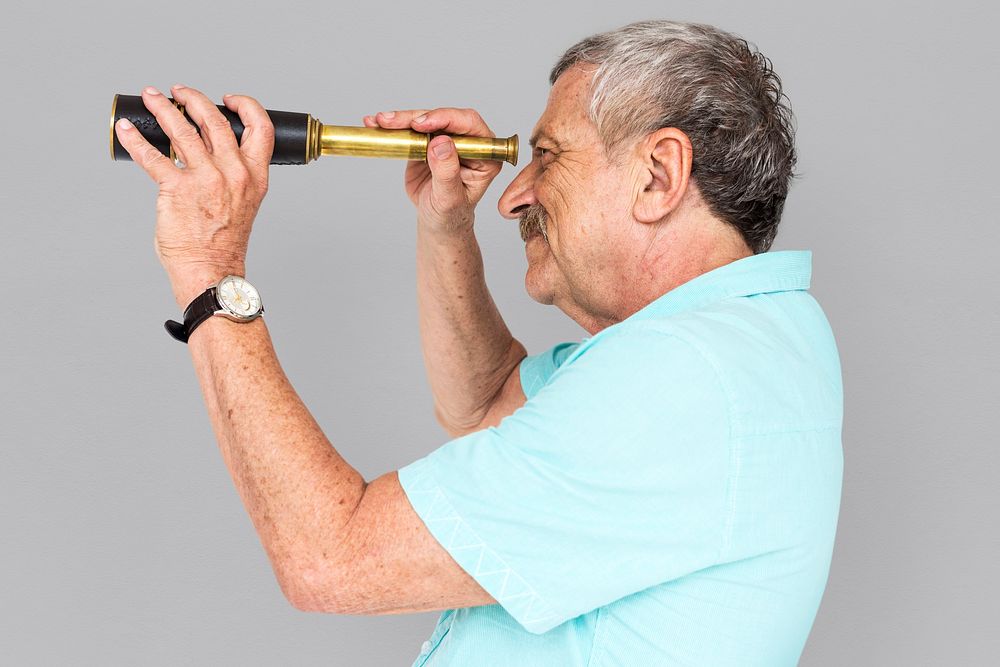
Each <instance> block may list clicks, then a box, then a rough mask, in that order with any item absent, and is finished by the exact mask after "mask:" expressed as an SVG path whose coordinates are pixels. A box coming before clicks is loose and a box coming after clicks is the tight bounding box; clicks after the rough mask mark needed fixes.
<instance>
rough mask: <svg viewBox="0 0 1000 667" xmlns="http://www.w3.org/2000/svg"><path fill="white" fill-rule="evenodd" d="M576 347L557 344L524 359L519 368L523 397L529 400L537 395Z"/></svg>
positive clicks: (571, 344)
mask: <svg viewBox="0 0 1000 667" xmlns="http://www.w3.org/2000/svg"><path fill="white" fill-rule="evenodd" d="M578 347H580V344H579V343H559V344H558V345H556V346H555V347H553V348H550V349H548V350H546V351H545V352H542V353H541V354H536V355H534V356H531V357H525V358H524V359H523V360H522V361H521V366H520V372H521V389H522V391H524V395H525V396H526V397H527V398H531V397H532V396H534V395H535V394H537V393H538V390H539V389H541V388H542V387H544V386H545V384H546V383H547V382H548V381H549V378H551V377H552V374H553V373H555V372H556V370H557V369H558V368H559V367H560V366H562V364H563V362H564V361H566V358H567V357H569V355H571V354H572V353H573V351H574V350H576V348H578Z"/></svg>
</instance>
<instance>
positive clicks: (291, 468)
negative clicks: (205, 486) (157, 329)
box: [189, 317, 365, 599]
mask: <svg viewBox="0 0 1000 667" xmlns="http://www.w3.org/2000/svg"><path fill="white" fill-rule="evenodd" d="M189 345H190V348H191V354H192V357H193V359H194V367H195V371H196V372H197V374H198V379H199V382H200V383H201V388H202V392H203V394H204V397H205V403H206V406H207V407H208V413H209V417H210V418H211V421H212V426H213V428H214V430H215V434H216V438H217V439H218V442H219V446H220V448H221V450H222V456H223V459H224V460H225V463H226V466H227V467H228V468H229V471H230V473H231V475H232V478H233V482H234V483H235V485H236V488H237V490H238V491H239V494H240V496H241V498H242V499H243V503H244V505H245V506H246V508H247V512H248V513H249V514H250V517H251V519H252V521H253V523H254V526H255V527H256V529H257V532H258V534H259V535H260V538H261V542H262V544H263V546H264V548H265V550H266V551H267V554H268V556H269V558H270V559H271V563H272V566H273V567H274V570H275V574H276V576H277V578H278V581H279V583H280V584H281V586H282V589H283V590H284V592H285V594H286V596H288V597H289V598H290V599H294V598H295V597H297V596H298V597H300V593H299V592H298V591H296V590H294V588H295V587H296V586H299V584H300V582H301V574H302V573H303V572H310V571H311V570H312V568H313V567H314V565H315V564H316V562H317V561H318V560H319V559H321V558H324V557H326V556H327V555H328V554H326V553H323V552H322V551H319V552H317V545H326V546H324V547H322V549H330V550H331V552H332V550H333V549H335V548H336V546H337V544H338V543H339V542H340V541H341V540H342V538H343V534H342V528H343V527H344V526H345V525H346V524H347V523H348V521H349V519H350V517H351V515H352V513H353V512H354V510H355V508H356V507H357V506H358V503H359V502H360V500H361V498H362V496H363V495H364V492H365V481H364V478H363V477H362V476H361V475H360V474H359V473H358V472H357V471H356V470H354V469H353V468H352V467H351V466H350V465H348V464H347V462H346V461H344V460H343V459H342V458H341V457H340V455H339V454H338V453H337V452H336V450H334V448H333V447H332V446H331V444H330V442H329V441H328V440H327V438H326V436H324V435H323V432H322V431H321V430H320V428H319V426H318V425H317V424H316V422H315V420H314V419H313V418H312V415H310V413H309V411H308V410H307V409H306V407H305V405H304V404H303V403H302V401H301V400H300V399H299V397H298V395H297V394H296V393H295V390H294V389H293V388H292V386H291V384H290V383H289V381H288V379H287V377H286V376H285V374H284V371H283V370H282V369H281V366H280V364H279V363H278V359H277V357H276V355H275V352H274V348H273V346H272V345H271V338H270V336H269V334H268V332H267V328H266V326H265V324H264V322H263V320H260V319H259V320H255V321H253V322H250V323H248V324H237V323H234V322H229V321H227V320H225V319H223V318H220V317H211V318H209V319H208V321H206V322H205V323H204V324H202V325H201V326H200V327H199V328H198V329H197V331H195V332H194V334H193V335H192V337H191V340H190V342H189ZM329 555H330V556H333V553H330V554H329Z"/></svg>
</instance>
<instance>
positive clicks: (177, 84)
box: [171, 83, 184, 90]
mask: <svg viewBox="0 0 1000 667" xmlns="http://www.w3.org/2000/svg"><path fill="white" fill-rule="evenodd" d="M171 87H172V88H173V89H174V90H182V89H183V88H184V86H182V85H181V84H179V83H175V84H174V85H173V86H171Z"/></svg>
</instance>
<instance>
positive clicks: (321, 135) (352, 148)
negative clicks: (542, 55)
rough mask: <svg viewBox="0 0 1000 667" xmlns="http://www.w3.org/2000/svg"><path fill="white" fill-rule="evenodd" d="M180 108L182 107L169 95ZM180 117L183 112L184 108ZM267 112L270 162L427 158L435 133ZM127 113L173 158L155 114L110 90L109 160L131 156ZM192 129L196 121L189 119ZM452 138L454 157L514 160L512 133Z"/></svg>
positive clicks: (235, 119)
mask: <svg viewBox="0 0 1000 667" xmlns="http://www.w3.org/2000/svg"><path fill="white" fill-rule="evenodd" d="M171 102H173V103H174V106H176V107H177V108H178V109H180V111H181V113H184V107H183V106H182V105H180V104H178V103H177V102H176V101H174V100H172V99H171ZM218 109H219V111H221V112H222V115H223V116H225V117H226V120H228V121H229V124H230V125H231V126H232V128H233V132H234V133H235V134H236V140H237V142H238V141H240V140H241V139H242V138H243V130H244V129H245V128H244V127H243V123H242V121H240V117H239V115H238V114H236V113H235V112H233V111H230V110H229V109H227V108H226V107H224V106H219V107H218ZM184 115H185V118H187V114H186V113H185V114H184ZM267 115H268V116H270V117H271V122H272V123H274V153H273V154H272V156H271V164H308V163H310V162H312V161H313V160H315V159H317V158H318V157H320V156H321V155H354V156H357V157H386V158H400V159H403V160H426V159H427V144H428V143H430V140H431V139H432V138H433V137H434V136H437V135H436V134H425V133H422V132H415V131H413V130H386V129H382V128H377V127H350V126H346V125H324V124H323V123H321V122H319V121H318V120H316V119H315V118H313V117H312V116H310V115H309V114H307V113H295V112H292V111H271V110H270V109H268V110H267ZM122 118H128V119H129V120H130V121H131V122H132V124H133V125H135V127H136V129H138V130H139V133H140V134H142V136H143V137H145V138H146V140H147V141H148V142H149V143H151V144H152V145H153V146H155V147H156V148H157V149H158V150H159V151H160V152H161V153H163V154H164V155H166V156H168V157H169V158H170V159H172V160H176V159H177V156H176V155H175V154H174V151H173V147H172V146H171V145H170V138H169V137H168V136H167V135H166V133H165V132H164V131H163V129H162V128H161V127H160V125H159V123H157V122H156V117H155V116H153V114H152V113H150V111H149V110H148V109H147V108H146V105H144V104H143V103H142V97H140V96H139V95H115V99H114V102H113V103H112V105H111V159H112V160H131V159H132V158H131V157H130V156H129V154H128V151H126V150H125V148H124V147H123V146H122V145H121V144H120V143H118V137H117V136H116V135H115V123H116V122H117V121H118V120H120V119H122ZM188 121H189V122H191V123H192V125H194V126H195V129H198V126H197V125H196V124H195V123H193V122H192V121H191V120H190V119H188ZM449 136H451V138H452V141H454V142H455V148H456V150H457V151H458V156H459V157H460V158H464V159H466V160H502V161H504V162H509V163H511V164H512V165H516V164H517V135H516V134H515V135H512V136H510V137H507V138H506V139H503V138H499V139H494V138H492V137H472V136H467V135H462V134H456V135H449Z"/></svg>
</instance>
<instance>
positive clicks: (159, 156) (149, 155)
mask: <svg viewBox="0 0 1000 667" xmlns="http://www.w3.org/2000/svg"><path fill="white" fill-rule="evenodd" d="M139 155H140V159H141V160H142V163H143V164H144V165H146V166H155V165H157V164H158V163H160V162H161V161H163V160H166V159H167V158H166V156H165V155H164V154H163V153H161V152H160V151H159V149H158V148H156V147H154V146H146V147H145V148H143V149H142V152H141V153H140V154H139Z"/></svg>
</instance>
